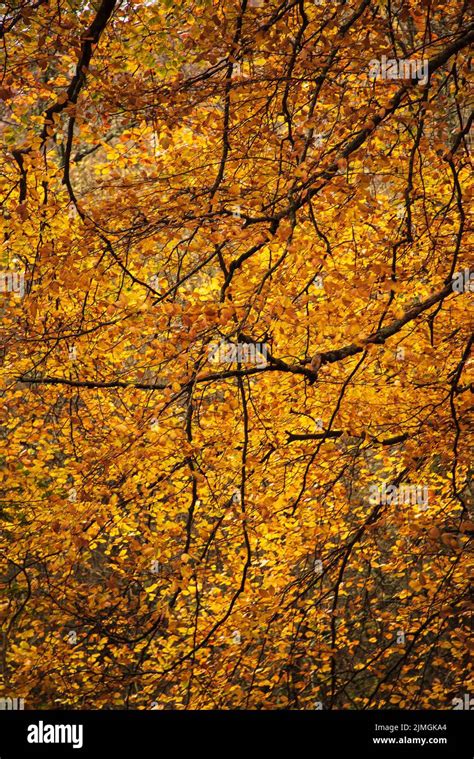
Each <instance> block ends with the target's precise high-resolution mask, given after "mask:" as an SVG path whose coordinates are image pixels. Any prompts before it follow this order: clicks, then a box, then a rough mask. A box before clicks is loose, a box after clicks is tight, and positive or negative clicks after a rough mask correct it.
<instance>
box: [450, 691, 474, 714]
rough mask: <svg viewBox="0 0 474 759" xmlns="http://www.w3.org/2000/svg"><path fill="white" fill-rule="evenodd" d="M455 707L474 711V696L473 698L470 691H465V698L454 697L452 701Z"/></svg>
mask: <svg viewBox="0 0 474 759" xmlns="http://www.w3.org/2000/svg"><path fill="white" fill-rule="evenodd" d="M451 703H452V705H453V709H454V710H456V709H466V710H467V711H471V712H472V711H474V698H471V694H470V693H463V698H453V700H452V701H451Z"/></svg>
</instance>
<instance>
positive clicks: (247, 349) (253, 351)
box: [207, 342, 267, 366]
mask: <svg viewBox="0 0 474 759" xmlns="http://www.w3.org/2000/svg"><path fill="white" fill-rule="evenodd" d="M207 350H208V354H209V361H211V362H212V363H213V364H235V363H237V362H241V363H245V364H259V366H266V365H267V345H266V343H226V342H222V343H210V345H208V346H207Z"/></svg>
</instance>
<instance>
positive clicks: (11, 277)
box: [0, 271, 25, 298]
mask: <svg viewBox="0 0 474 759" xmlns="http://www.w3.org/2000/svg"><path fill="white" fill-rule="evenodd" d="M0 292H1V293H15V294H16V295H19V296H20V298H22V297H23V295H24V294H25V275H24V273H23V272H22V271H0Z"/></svg>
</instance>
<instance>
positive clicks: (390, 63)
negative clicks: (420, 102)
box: [369, 55, 429, 84]
mask: <svg viewBox="0 0 474 759" xmlns="http://www.w3.org/2000/svg"><path fill="white" fill-rule="evenodd" d="M428 74H429V71H428V61H427V60H426V58H425V59H423V60H422V61H420V60H415V59H414V58H411V59H405V58H388V59H387V56H386V55H382V57H381V58H380V60H378V59H377V58H372V60H371V61H370V62H369V76H370V78H371V79H377V78H378V77H380V78H381V79H418V81H419V83H420V84H426V83H427V81H428Z"/></svg>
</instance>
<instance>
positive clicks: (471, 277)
mask: <svg viewBox="0 0 474 759" xmlns="http://www.w3.org/2000/svg"><path fill="white" fill-rule="evenodd" d="M451 283H452V287H453V292H455V293H467V292H471V293H472V292H474V271H471V270H470V269H467V268H466V269H463V271H458V272H457V273H456V274H455V275H454V277H453V278H452V280H451Z"/></svg>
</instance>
